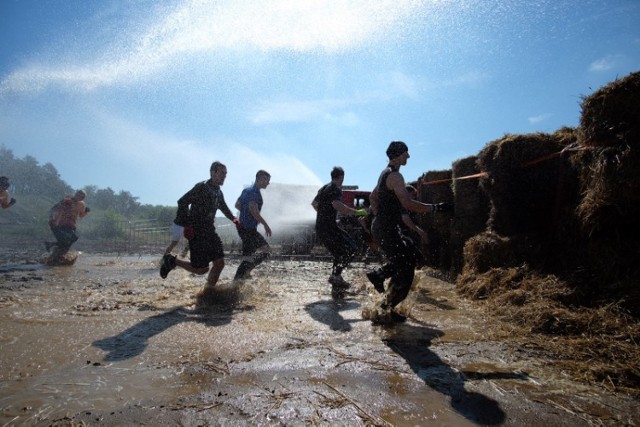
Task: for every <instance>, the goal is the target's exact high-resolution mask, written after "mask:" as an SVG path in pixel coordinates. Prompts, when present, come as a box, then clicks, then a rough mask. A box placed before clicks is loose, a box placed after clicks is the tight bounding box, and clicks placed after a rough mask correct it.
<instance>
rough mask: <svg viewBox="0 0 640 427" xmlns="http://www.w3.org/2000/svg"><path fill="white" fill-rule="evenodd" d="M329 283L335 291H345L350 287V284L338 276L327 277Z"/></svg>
mask: <svg viewBox="0 0 640 427" xmlns="http://www.w3.org/2000/svg"><path fill="white" fill-rule="evenodd" d="M329 283H331V286H332V287H333V288H336V289H347V288H349V287H350V286H351V284H350V283H349V282H347V281H346V280H344V279H343V278H342V276H340V275H339V274H332V275H331V276H330V277H329Z"/></svg>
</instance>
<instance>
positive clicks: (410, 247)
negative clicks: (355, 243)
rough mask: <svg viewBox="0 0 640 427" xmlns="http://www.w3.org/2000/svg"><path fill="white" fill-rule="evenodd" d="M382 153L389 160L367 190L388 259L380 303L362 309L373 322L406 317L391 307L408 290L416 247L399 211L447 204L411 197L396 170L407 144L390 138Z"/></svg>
mask: <svg viewBox="0 0 640 427" xmlns="http://www.w3.org/2000/svg"><path fill="white" fill-rule="evenodd" d="M386 154H387V157H388V158H389V164H388V166H387V167H386V168H385V169H384V170H383V171H382V173H381V174H380V178H379V179H378V183H377V185H376V187H375V188H374V189H373V191H372V192H371V208H372V209H373V211H374V212H375V218H374V220H373V225H372V232H373V235H374V238H375V239H376V240H377V241H378V242H380V247H381V249H382V251H383V252H384V254H385V256H386V257H387V260H388V261H389V264H390V270H391V280H390V282H389V286H388V288H387V290H386V291H385V292H384V294H383V296H382V301H381V302H380V305H379V306H378V307H377V308H376V309H375V310H374V311H373V312H372V313H363V314H365V317H369V318H370V319H371V320H372V321H373V322H375V323H392V322H401V321H404V320H406V317H405V316H403V315H402V314H400V313H397V312H396V311H395V310H394V308H395V307H396V306H397V305H398V304H400V303H401V302H402V301H404V299H405V298H406V297H407V295H408V294H409V289H410V288H411V284H412V283H413V277H414V274H415V268H416V256H415V253H416V251H417V249H416V247H415V244H414V243H413V241H412V240H411V239H409V238H407V237H406V236H405V235H404V234H403V233H402V231H401V227H402V224H403V220H402V215H403V212H404V211H405V210H406V211H409V212H417V213H433V212H439V211H445V210H449V209H450V208H451V206H450V205H449V204H445V203H440V204H437V205H432V204H426V203H422V202H419V201H417V200H414V199H413V198H412V197H411V195H410V194H409V192H408V191H407V188H406V184H405V181H404V177H403V176H402V174H401V173H400V167H401V166H403V165H406V164H407V160H408V159H409V148H408V147H407V145H406V144H405V143H404V142H402V141H393V142H391V144H389V147H388V148H387V152H386Z"/></svg>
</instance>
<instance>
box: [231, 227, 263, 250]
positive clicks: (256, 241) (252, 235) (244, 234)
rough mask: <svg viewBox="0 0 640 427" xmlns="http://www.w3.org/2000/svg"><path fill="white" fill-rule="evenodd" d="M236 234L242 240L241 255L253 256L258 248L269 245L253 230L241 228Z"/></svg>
mask: <svg viewBox="0 0 640 427" xmlns="http://www.w3.org/2000/svg"><path fill="white" fill-rule="evenodd" d="M238 234H239V235H240V239H242V255H245V256H247V255H253V254H254V253H255V252H256V251H257V250H258V248H261V247H263V246H268V245H269V244H268V243H267V241H266V240H265V239H264V237H262V234H260V233H258V230H256V229H255V228H241V229H240V230H238Z"/></svg>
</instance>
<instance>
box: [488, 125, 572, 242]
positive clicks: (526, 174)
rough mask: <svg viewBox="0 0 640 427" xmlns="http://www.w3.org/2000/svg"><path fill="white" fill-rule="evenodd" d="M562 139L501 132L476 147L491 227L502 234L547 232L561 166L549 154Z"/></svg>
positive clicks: (556, 148) (551, 136)
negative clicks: (492, 139)
mask: <svg viewBox="0 0 640 427" xmlns="http://www.w3.org/2000/svg"><path fill="white" fill-rule="evenodd" d="M564 143H565V141H563V140H562V139H560V138H558V137H555V136H554V135H550V134H545V133H536V134H528V135H505V136H504V137H502V138H500V139H497V140H495V141H492V142H490V143H489V144H487V145H486V146H485V147H484V148H483V149H482V151H480V153H479V155H478V166H479V167H480V169H481V170H482V171H484V172H487V173H488V177H487V178H482V179H481V180H480V185H481V186H482V188H483V189H484V190H485V191H486V193H487V194H488V196H489V198H490V200H491V213H490V214H489V226H490V227H491V228H492V229H494V230H495V231H496V232H498V233H499V234H502V235H506V236H510V235H514V234H519V233H548V232H549V230H550V228H551V224H552V218H553V208H554V206H555V199H556V190H557V182H558V172H559V168H560V167H561V166H560V165H559V164H558V158H559V157H551V156H553V155H554V154H555V153H559V152H560V151H561V150H562V149H563V148H564V147H565V146H564V145H563V144H564ZM533 162H535V163H533Z"/></svg>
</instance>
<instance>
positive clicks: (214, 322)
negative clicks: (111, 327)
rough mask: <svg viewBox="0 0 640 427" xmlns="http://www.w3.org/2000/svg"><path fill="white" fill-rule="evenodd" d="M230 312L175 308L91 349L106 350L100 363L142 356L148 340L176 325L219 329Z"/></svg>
mask: <svg viewBox="0 0 640 427" xmlns="http://www.w3.org/2000/svg"><path fill="white" fill-rule="evenodd" d="M232 315H233V310H232V309H222V310H214V309H213V307H200V308H196V309H193V310H191V309H187V308H185V307H175V308H172V309H171V310H169V311H167V312H164V313H161V314H158V315H156V316H152V317H148V318H146V319H144V320H142V321H140V322H139V323H136V324H135V325H133V326H131V327H130V328H128V329H126V330H124V331H122V332H120V333H119V334H118V335H115V336H113V337H109V338H104V339H101V340H97V341H94V342H93V343H92V345H93V346H95V347H98V348H100V349H102V350H104V351H107V352H108V353H107V355H106V356H105V357H104V360H105V361H107V362H113V361H118V360H125V359H130V358H132V357H135V356H138V355H140V354H142V352H143V351H144V350H145V348H147V344H148V342H149V339H150V338H151V337H153V336H154V335H157V334H159V333H161V332H163V331H166V330H167V329H169V328H171V327H172V326H175V325H177V324H178V323H180V322H200V323H204V324H205V325H207V326H222V325H225V324H227V323H229V322H230V321H231V317H232Z"/></svg>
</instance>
